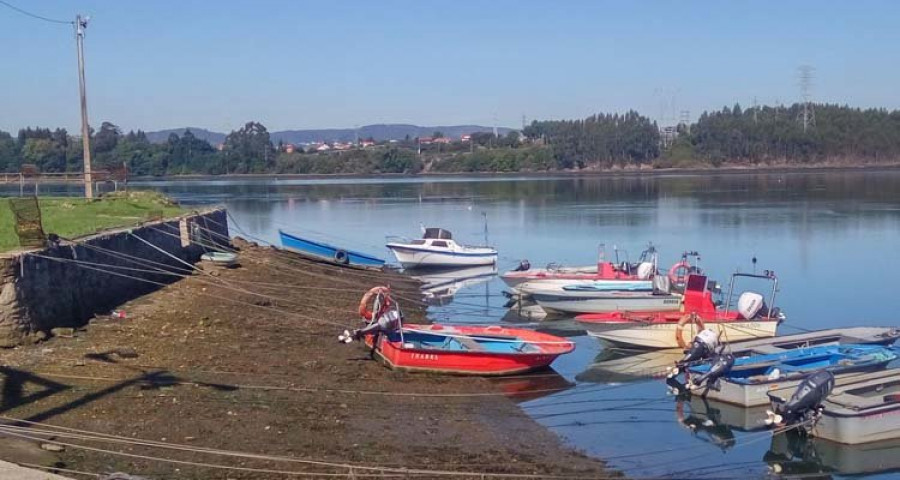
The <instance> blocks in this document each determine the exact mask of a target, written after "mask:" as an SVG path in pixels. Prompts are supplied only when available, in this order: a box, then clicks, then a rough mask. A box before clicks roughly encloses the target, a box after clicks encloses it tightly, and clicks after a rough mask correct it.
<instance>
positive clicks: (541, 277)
mask: <svg viewBox="0 0 900 480" xmlns="http://www.w3.org/2000/svg"><path fill="white" fill-rule="evenodd" d="M618 254H619V252H618V250H616V257H618ZM604 258H605V253H604V247H603V245H601V246H600V256H599V259H598V260H597V265H596V266H594V265H591V266H585V267H562V266H558V265H554V264H550V265H547V267H546V268H531V264H530V263H528V261H527V260H523V261H522V263H521V264H520V265H519V267H518V268H516V269H515V270H511V271H509V272H506V273H504V274H503V275H501V276H500V278H501V279H502V280H503V282H504V283H506V285H507V286H509V287H510V288H512V289H514V290H515V289H517V288H518V286H519V285H521V284H523V283H526V282H538V281H540V282H543V281H546V280H563V281H570V280H571V281H574V282H579V281H595V280H647V279H649V278H650V277H651V276H653V274H654V273H656V272H655V270H656V262H657V253H656V248H655V247H653V245H651V246H649V247H648V248H647V249H646V250H644V251H643V252H641V256H640V258H639V259H638V262H637V263H628V262H627V261H626V262H622V263H618V262H616V263H613V262H609V261H606V260H605V259H604Z"/></svg>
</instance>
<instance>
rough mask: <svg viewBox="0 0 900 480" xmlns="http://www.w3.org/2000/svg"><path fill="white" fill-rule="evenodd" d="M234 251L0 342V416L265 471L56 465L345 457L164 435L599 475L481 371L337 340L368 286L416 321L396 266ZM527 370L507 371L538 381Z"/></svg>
mask: <svg viewBox="0 0 900 480" xmlns="http://www.w3.org/2000/svg"><path fill="white" fill-rule="evenodd" d="M241 263H242V265H243V266H242V268H237V269H233V270H226V271H222V272H221V273H220V275H219V276H218V277H210V276H205V275H194V276H192V277H190V278H187V279H184V280H181V281H178V282H176V283H174V284H172V285H170V286H168V287H165V288H163V289H161V290H159V291H157V292H155V293H153V294H150V295H147V296H145V297H142V298H140V299H138V300H136V301H134V302H130V303H129V304H126V305H124V306H123V307H122V309H123V310H124V311H125V312H126V314H127V318H125V319H120V318H105V317H104V318H98V319H95V321H93V322H91V324H90V325H89V326H88V327H87V328H86V329H85V330H84V331H78V332H76V334H75V336H74V337H73V338H59V337H57V338H53V339H51V340H50V341H48V342H45V343H42V344H40V345H33V346H29V347H23V348H19V349H16V350H13V351H4V352H0V355H2V361H3V364H4V365H5V367H4V368H5V372H4V373H5V374H6V375H5V377H6V379H5V383H4V398H3V407H2V409H0V410H2V415H3V416H6V417H13V418H18V419H28V420H32V421H36V422H41V423H44V424H45V425H56V426H65V427H69V428H74V429H79V430H87V431H92V432H102V433H106V434H114V435H119V436H122V437H127V439H131V440H133V439H142V440H149V441H156V442H164V443H165V444H167V445H168V446H169V447H170V448H169V449H166V448H159V447H157V446H152V447H151V446H141V445H135V444H133V442H132V441H131V440H129V441H128V442H124V443H114V442H111V441H97V440H95V439H86V438H66V437H64V436H60V437H58V438H56V439H55V441H56V442H60V443H71V444H72V445H79V446H88V447H91V448H96V449H104V450H110V451H114V452H120V453H125V454H129V455H140V456H148V457H160V458H166V459H172V460H177V461H182V462H192V463H204V464H216V465H224V466H230V467H236V468H244V469H264V470H268V471H269V472H268V473H266V472H253V471H249V470H225V469H217V468H211V467H207V466H196V465H189V464H186V463H182V464H179V463H167V462H163V461H159V460H155V459H146V458H138V457H128V456H121V455H115V454H112V453H107V452H102V451H96V450H85V449H83V448H80V447H75V446H67V447H66V448H65V450H64V451H63V452H59V453H57V454H56V455H57V457H58V459H57V461H58V462H59V463H58V464H57V466H64V467H67V468H71V469H76V470H84V471H91V472H99V473H109V472H113V471H123V472H127V473H131V474H137V475H144V476H147V477H152V478H161V477H165V478H176V477H177V478H284V477H286V476H287V474H286V473H281V472H317V474H316V475H313V476H314V477H320V476H325V474H326V473H332V474H340V475H344V476H345V475H346V474H347V473H348V472H349V471H350V469H348V468H338V467H334V466H329V465H310V464H304V463H297V462H288V461H274V460H263V459H258V458H247V457H240V456H225V455H213V454H210V453H204V452H198V451H183V450H175V449H171V448H172V447H171V445H170V444H174V445H176V446H187V447H190V448H191V449H192V450H196V447H206V448H215V449H224V450H230V451H239V452H252V453H257V454H266V455H277V456H286V457H293V458H295V459H296V458H305V459H315V460H321V461H325V462H333V463H338V464H354V465H357V466H364V465H370V466H371V465H377V466H381V467H390V468H410V469H429V470H447V471H466V472H486V473H517V474H535V475H537V476H538V477H545V476H549V475H563V476H579V477H585V476H591V477H597V476H601V477H602V476H608V475H610V473H609V472H606V471H605V470H604V469H603V466H602V464H601V463H600V462H597V461H594V460H592V459H589V458H586V457H583V456H581V455H579V454H576V453H574V452H572V451H570V450H567V449H565V448H563V447H561V446H560V444H559V441H558V439H557V438H556V437H555V436H554V435H553V434H552V433H550V432H548V431H546V430H545V429H544V428H542V427H540V426H539V425H537V424H536V423H535V422H533V421H532V420H530V419H529V418H528V417H527V416H526V415H524V414H523V413H522V411H521V410H520V409H519V408H518V407H517V406H516V404H515V403H514V402H513V401H511V400H509V399H508V398H506V397H504V396H502V395H501V394H499V392H500V388H499V387H498V385H497V383H495V382H492V381H488V380H484V379H477V378H460V377H441V376H429V375H418V374H404V373H400V372H394V371H390V370H388V369H386V368H385V367H383V366H381V365H380V364H377V363H375V362H373V361H371V360H370V359H369V356H368V352H367V351H366V350H365V349H364V348H362V346H361V345H359V344H352V345H341V344H338V343H337V342H336V335H337V334H338V333H340V331H342V330H343V328H345V327H348V326H355V325H356V324H357V322H358V320H357V315H356V312H355V311H356V303H357V302H358V300H359V298H360V296H361V294H362V293H363V292H364V291H365V290H367V289H368V288H370V287H371V286H374V285H378V284H385V283H389V284H390V285H391V287H392V288H393V289H394V291H395V292H396V293H397V294H398V296H400V297H401V298H406V300H402V301H403V306H404V311H405V313H406V315H407V317H408V320H410V321H423V320H424V309H423V307H422V306H421V305H420V304H419V303H417V302H415V301H414V299H418V298H419V295H418V292H417V287H416V285H415V284H414V283H413V282H411V281H410V280H409V279H407V278H405V277H401V276H399V275H397V274H393V273H371V272H362V271H358V270H348V269H339V268H335V267H329V266H323V265H319V264H315V263H311V262H307V261H305V260H302V259H299V258H298V257H295V256H293V255H290V254H286V253H281V252H275V251H273V250H271V249H268V248H259V247H250V246H248V247H245V248H244V250H243V252H242V255H241ZM250 292H257V293H265V294H267V296H260V295H254V294H251V293H250ZM544 377H548V378H551V377H549V376H547V375H544ZM542 378H543V377H542V376H541V375H537V376H535V377H529V378H527V379H525V380H521V379H520V380H519V381H518V382H519V383H521V382H522V381H524V383H525V385H534V388H541V380H542ZM518 387H521V385H518ZM526 388H528V387H526ZM362 392H368V393H362ZM22 432H25V433H24V434H29V433H27V432H28V431H27V430H23V431H22ZM29 435H31V434H29ZM177 448H182V447H177ZM0 452H2V450H0ZM0 455H2V453H0ZM7 460H13V459H7ZM365 473H369V474H371V473H378V472H373V471H369V470H365V469H364V468H355V469H353V474H354V475H355V476H357V477H361V476H363V474H365ZM382 473H386V474H395V475H396V472H391V471H386V472H382ZM319 474H321V475H319ZM422 476H423V477H436V476H439V475H438V474H436V473H430V474H427V475H422ZM471 477H472V478H480V477H479V476H478V475H471ZM448 478H461V477H448Z"/></svg>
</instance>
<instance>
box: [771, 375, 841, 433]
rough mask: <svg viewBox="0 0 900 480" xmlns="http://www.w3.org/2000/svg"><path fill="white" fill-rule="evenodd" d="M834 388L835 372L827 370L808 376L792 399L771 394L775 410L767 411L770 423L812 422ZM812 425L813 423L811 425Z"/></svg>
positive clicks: (792, 423)
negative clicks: (786, 399)
mask: <svg viewBox="0 0 900 480" xmlns="http://www.w3.org/2000/svg"><path fill="white" fill-rule="evenodd" d="M832 389H834V374H832V373H831V372H829V371H827V370H822V371H819V372H816V373H814V374H812V375H810V376H809V377H806V379H804V380H803V381H802V382H800V386H798V387H797V391H796V392H794V394H793V395H791V399H790V400H788V401H785V400H784V399H783V398H780V397H776V396H775V395H772V394H769V398H770V399H771V400H772V406H773V407H774V411H771V410H769V411H766V414H767V415H768V417H769V418H767V419H766V424H768V425H772V424H775V425H795V424H797V423H802V422H807V421H808V422H810V423H812V422H813V421H814V420H815V419H817V418H818V417H819V415H821V413H822V402H823V401H825V399H826V398H827V397H828V395H830V394H831V390H832ZM810 426H811V425H810Z"/></svg>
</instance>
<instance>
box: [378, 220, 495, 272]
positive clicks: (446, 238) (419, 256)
mask: <svg viewBox="0 0 900 480" xmlns="http://www.w3.org/2000/svg"><path fill="white" fill-rule="evenodd" d="M386 246H387V248H388V249H390V250H391V252H393V253H394V256H395V257H397V261H398V262H400V265H402V266H403V268H435V267H464V266H474V265H495V264H496V263H497V249H495V248H493V247H482V246H470V245H460V244H459V243H456V241H455V240H453V234H451V233H450V231H449V230H444V229H443V228H426V229H425V233H424V234H423V235H422V238H419V239H415V240H406V239H398V240H395V241H389V242H388V244H387V245H386Z"/></svg>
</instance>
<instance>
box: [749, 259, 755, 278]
mask: <svg viewBox="0 0 900 480" xmlns="http://www.w3.org/2000/svg"><path fill="white" fill-rule="evenodd" d="M750 262H751V263H752V264H753V274H754V275H756V254H753V258H751V259H750Z"/></svg>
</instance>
